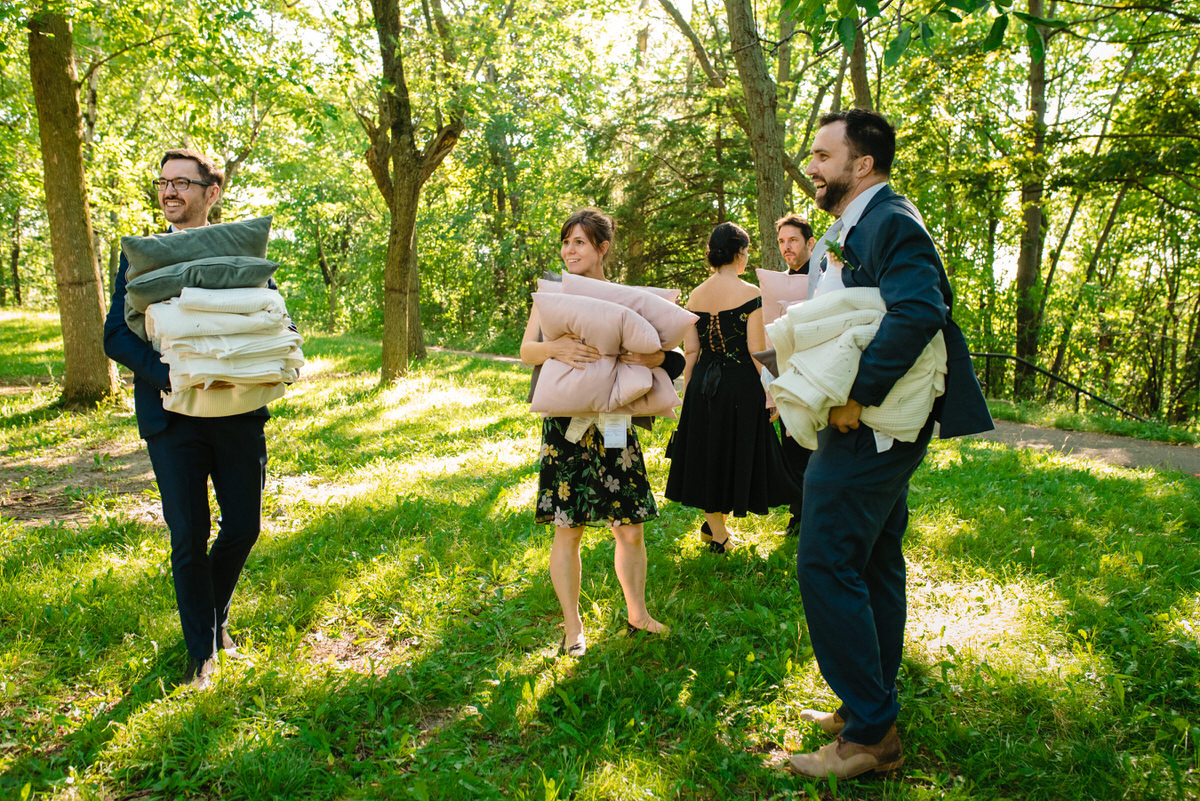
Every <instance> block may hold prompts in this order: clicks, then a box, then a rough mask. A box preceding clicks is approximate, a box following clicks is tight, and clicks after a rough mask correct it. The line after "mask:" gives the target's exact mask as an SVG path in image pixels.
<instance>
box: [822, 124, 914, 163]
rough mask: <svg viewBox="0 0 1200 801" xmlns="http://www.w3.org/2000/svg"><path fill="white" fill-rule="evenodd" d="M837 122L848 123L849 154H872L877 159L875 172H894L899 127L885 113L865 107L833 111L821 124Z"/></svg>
mask: <svg viewBox="0 0 1200 801" xmlns="http://www.w3.org/2000/svg"><path fill="white" fill-rule="evenodd" d="M835 122H844V123H846V142H847V143H848V144H849V145H850V154H851V155H853V156H855V157H858V156H871V157H872V158H874V159H875V172H877V173H879V174H880V175H891V174H892V162H893V161H894V160H895V158H896V129H895V128H893V127H892V125H891V123H889V122H888V121H887V118H886V117H884V116H883V115H882V114H878V113H876V112H874V111H867V110H866V109H862V108H852V109H850V110H848V111H834V112H831V113H829V114H826V115H824V116H823V117H821V127H822V128H824V127H825V126H826V125H832V124H833V123H835Z"/></svg>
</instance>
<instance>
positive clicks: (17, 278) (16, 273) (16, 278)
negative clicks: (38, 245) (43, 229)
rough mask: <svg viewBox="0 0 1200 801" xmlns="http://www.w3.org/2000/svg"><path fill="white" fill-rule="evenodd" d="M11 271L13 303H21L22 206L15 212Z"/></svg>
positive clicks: (17, 304) (10, 259)
mask: <svg viewBox="0 0 1200 801" xmlns="http://www.w3.org/2000/svg"><path fill="white" fill-rule="evenodd" d="M8 266H9V271H10V272H11V273H12V288H13V305H14V306H20V305H21V270H20V266H21V207H20V206H17V208H16V210H15V211H14V212H13V232H12V251H11V252H10V254H9V262H8Z"/></svg>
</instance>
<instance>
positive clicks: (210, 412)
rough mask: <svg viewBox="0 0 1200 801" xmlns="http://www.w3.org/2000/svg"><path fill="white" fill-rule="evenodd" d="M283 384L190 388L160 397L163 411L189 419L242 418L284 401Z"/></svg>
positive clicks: (165, 393)
mask: <svg viewBox="0 0 1200 801" xmlns="http://www.w3.org/2000/svg"><path fill="white" fill-rule="evenodd" d="M283 392H284V386H283V384H234V385H233V386H229V387H225V388H220V389H217V388H213V389H201V388H199V387H191V388H189V389H181V390H179V391H178V392H170V393H167V392H164V393H163V408H164V409H166V410H167V411H168V412H175V413H176V414H186V415H188V416H189V417H229V416H230V415H234V414H245V413H246V412H252V411H254V410H255V409H258V408H261V407H263V406H266V405H267V404H268V403H270V402H271V401H273V400H277V399H279V398H282V397H283Z"/></svg>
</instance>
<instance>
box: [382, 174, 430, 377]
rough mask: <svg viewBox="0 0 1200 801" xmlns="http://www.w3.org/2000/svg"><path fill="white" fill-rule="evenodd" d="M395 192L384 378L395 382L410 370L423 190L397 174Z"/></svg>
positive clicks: (385, 311)
mask: <svg viewBox="0 0 1200 801" xmlns="http://www.w3.org/2000/svg"><path fill="white" fill-rule="evenodd" d="M395 179H396V189H395V191H394V192H393V194H392V197H393V204H394V205H393V208H392V219H391V223H390V225H389V226H388V246H387V262H386V263H385V264H384V268H383V377H384V381H385V382H387V381H391V380H394V379H395V378H397V377H399V376H402V375H404V374H406V373H407V372H408V362H409V359H410V357H411V348H410V345H411V342H412V337H411V336H410V335H409V331H408V324H409V320H410V319H411V317H410V316H409V313H408V302H409V298H410V287H411V284H412V281H411V277H410V275H409V273H410V272H411V271H412V266H413V260H414V259H413V257H414V255H415V254H414V252H413V232H414V231H415V230H416V222H417V202H418V198H419V196H420V192H421V189H420V187H419V186H417V185H416V182H415V181H413V180H411V178H410V179H407V180H406V179H405V177H404V176H401V175H399V174H397V175H396V176H395Z"/></svg>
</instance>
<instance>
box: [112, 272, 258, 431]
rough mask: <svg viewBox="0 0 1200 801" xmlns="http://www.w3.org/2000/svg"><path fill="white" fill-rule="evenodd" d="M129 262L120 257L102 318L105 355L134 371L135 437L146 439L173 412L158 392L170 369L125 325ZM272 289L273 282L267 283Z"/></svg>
mask: <svg viewBox="0 0 1200 801" xmlns="http://www.w3.org/2000/svg"><path fill="white" fill-rule="evenodd" d="M128 269H129V262H128V261H126V259H125V254H124V253H122V254H121V264H120V266H119V267H118V268H117V278H116V280H115V281H114V282H113V293H112V302H111V304H110V305H109V308H108V316H107V317H105V318H104V353H105V355H107V356H108V358H110V359H112V360H113V361H114V362H117V363H118V364H123V365H125V366H126V367H128V368H129V369H130V370H132V371H133V408H134V411H135V412H136V414H137V422H138V434H139V435H141V437H142V439H149V438H150V437H152V436H154V435H155V434H159V433H161V432H162V431H164V430H165V429H166V427H167V424H168V423H170V421H171V416H172V415H174V412H168V411H167V410H166V409H164V408H163V403H162V395H161V394H159V393H160V392H170V391H171V370H170V368H169V367H167V365H166V364H165V363H164V362H163V361H162V354H161V353H159V352H158V351H156V350H155V349H154V346H153V345H151V344H150V343H149V342H147V341H146V340H144V339H142V338H141V337H139V336H138V335H137V334H135V333H133V331H131V330H130V329H129V326H128V325H126V324H125V273H126V271H127V270H128ZM270 285H271V286H274V282H270ZM235 416H237V417H244V416H249V417H262V418H264V419H265V418H268V417H270V416H271V415H270V413H269V412H267V407H266V406H263V407H261V408H258V409H255V410H254V411H252V412H246V414H245V415H235Z"/></svg>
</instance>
